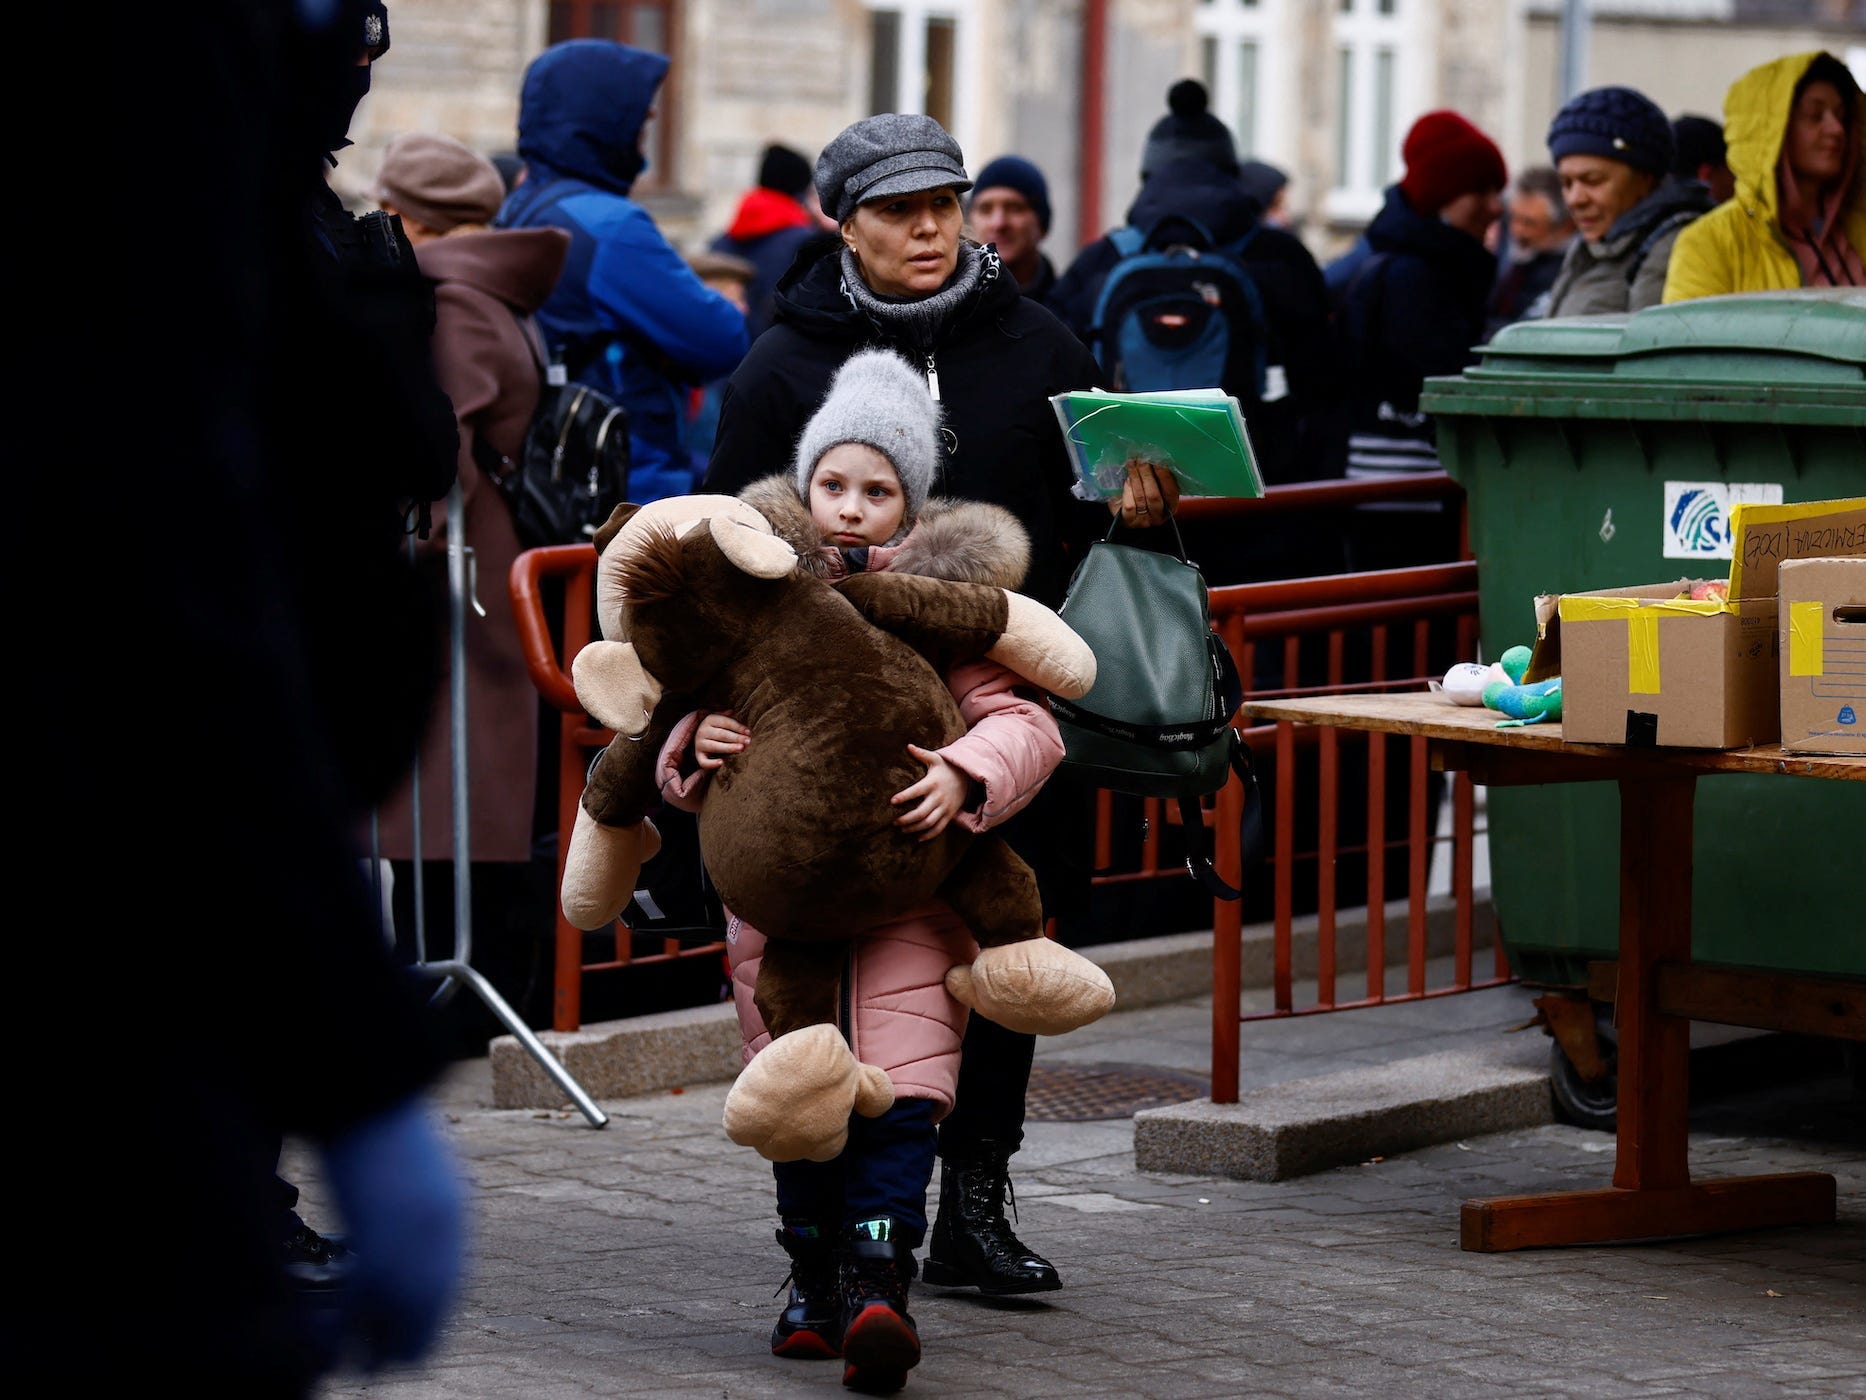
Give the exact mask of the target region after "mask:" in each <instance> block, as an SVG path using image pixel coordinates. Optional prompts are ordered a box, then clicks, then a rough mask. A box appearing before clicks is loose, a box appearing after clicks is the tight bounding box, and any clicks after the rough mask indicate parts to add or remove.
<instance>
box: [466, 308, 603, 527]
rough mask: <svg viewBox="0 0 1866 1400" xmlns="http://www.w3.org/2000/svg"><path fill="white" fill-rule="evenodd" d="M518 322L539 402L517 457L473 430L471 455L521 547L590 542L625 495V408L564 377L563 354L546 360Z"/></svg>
mask: <svg viewBox="0 0 1866 1400" xmlns="http://www.w3.org/2000/svg"><path fill="white" fill-rule="evenodd" d="M520 325H521V327H522V328H523V329H524V332H525V339H526V342H527V343H528V344H530V346H531V352H532V354H533V356H535V357H536V358H537V360H538V372H539V385H538V406H537V408H536V409H535V410H534V411H533V412H532V415H531V422H530V423H529V424H528V425H527V426H526V428H525V437H524V440H523V442H521V443H520V445H519V449H518V456H517V457H516V458H512V457H507V456H504V455H503V454H501V453H500V452H498V451H496V450H495V449H494V448H493V446H492V444H490V443H489V442H487V441H486V439H485V438H484V437H481V436H476V437H475V438H474V439H473V460H474V461H475V462H476V463H477V464H478V466H479V469H480V470H481V471H483V472H485V473H486V475H487V476H489V477H491V478H492V480H493V481H494V482H495V483H496V484H497V485H498V487H499V492H500V494H501V495H503V496H504V497H505V501H506V504H507V505H508V506H509V507H511V511H512V524H513V527H514V528H515V529H516V530H517V532H518V542H519V544H520V545H521V546H522V547H523V548H525V549H536V548H538V547H539V546H541V545H552V544H588V543H590V541H591V540H592V539H593V538H594V537H595V534H596V531H597V529H598V528H599V527H600V526H601V525H602V523H603V522H604V521H605V520H607V519H608V518H609V515H610V512H612V511H613V510H614V509H615V508H616V507H617V506H619V505H621V504H622V502H624V501H626V500H627V499H628V464H629V445H628V412H627V410H625V409H624V408H622V406H621V405H620V404H617V403H616V402H614V401H613V400H612V399H610V397H609V396H608V395H607V394H605V393H603V392H602V391H601V390H599V389H592V388H591V387H590V386H589V385H587V384H572V383H569V382H568V380H569V376H568V374H567V373H566V372H565V369H564V365H563V362H562V360H560V359H556V358H553V359H552V360H551V361H550V362H549V363H548V364H547V363H546V362H545V359H544V356H543V353H542V352H541V351H540V350H539V349H538V344H537V341H536V340H535V339H534V338H533V332H532V328H531V326H530V325H529V324H528V323H527V322H525V321H524V320H523V318H521V319H520Z"/></svg>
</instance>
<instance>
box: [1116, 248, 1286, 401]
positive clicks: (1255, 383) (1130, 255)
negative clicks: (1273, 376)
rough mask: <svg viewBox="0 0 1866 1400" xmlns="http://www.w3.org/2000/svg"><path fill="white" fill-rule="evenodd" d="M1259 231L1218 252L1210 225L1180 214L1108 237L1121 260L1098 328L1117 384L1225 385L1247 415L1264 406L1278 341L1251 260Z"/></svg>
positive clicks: (1137, 389) (1144, 387)
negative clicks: (1247, 254)
mask: <svg viewBox="0 0 1866 1400" xmlns="http://www.w3.org/2000/svg"><path fill="white" fill-rule="evenodd" d="M1256 233H1257V226H1255V225H1253V226H1252V228H1251V230H1250V232H1249V233H1247V234H1245V235H1244V236H1243V237H1242V238H1240V239H1238V240H1236V241H1235V242H1233V243H1228V244H1225V245H1223V246H1215V245H1214V244H1213V241H1212V238H1211V236H1210V235H1209V234H1208V233H1207V232H1206V231H1205V229H1204V227H1203V225H1200V224H1198V223H1196V222H1194V221H1192V220H1190V219H1181V218H1172V219H1164V220H1162V221H1161V222H1160V223H1159V224H1157V225H1155V227H1154V229H1153V230H1152V232H1151V233H1142V232H1141V231H1140V230H1139V229H1137V228H1119V229H1116V230H1115V231H1114V232H1113V233H1111V234H1109V235H1108V241H1109V242H1110V243H1112V244H1113V245H1114V246H1115V249H1116V250H1117V251H1118V252H1119V253H1120V255H1121V260H1120V261H1119V262H1117V263H1116V264H1115V265H1114V267H1113V268H1112V269H1111V270H1110V271H1109V273H1108V277H1107V280H1105V281H1104V282H1103V283H1102V286H1101V292H1100V294H1099V295H1098V296H1097V297H1096V300H1095V314H1094V318H1093V323H1092V325H1091V326H1090V329H1089V340H1090V345H1091V348H1092V349H1093V350H1094V352H1095V357H1096V359H1097V360H1098V361H1100V363H1101V368H1102V373H1103V374H1104V375H1106V376H1107V378H1108V387H1110V388H1112V389H1116V390H1119V391H1121V392H1124V393H1144V392H1147V391H1149V390H1155V389H1223V390H1224V391H1225V392H1226V393H1228V394H1231V395H1232V396H1233V397H1235V398H1236V399H1237V400H1238V402H1239V403H1240V404H1242V405H1243V406H1244V407H1245V409H1246V410H1247V411H1248V410H1249V408H1250V407H1251V406H1253V405H1255V404H1258V403H1261V402H1262V401H1263V395H1264V389H1265V382H1266V377H1267V373H1268V365H1269V346H1270V339H1271V336H1270V330H1269V323H1268V321H1267V320H1266V319H1265V316H1264V309H1263V297H1262V294H1261V293H1260V292H1259V291H1258V290H1257V284H1256V283H1255V282H1254V281H1252V280H1251V276H1250V273H1249V272H1248V271H1246V270H1245V268H1244V265H1243V262H1242V256H1243V252H1244V249H1245V247H1246V246H1247V245H1248V244H1249V243H1250V241H1251V239H1252V238H1253V237H1255V236H1256Z"/></svg>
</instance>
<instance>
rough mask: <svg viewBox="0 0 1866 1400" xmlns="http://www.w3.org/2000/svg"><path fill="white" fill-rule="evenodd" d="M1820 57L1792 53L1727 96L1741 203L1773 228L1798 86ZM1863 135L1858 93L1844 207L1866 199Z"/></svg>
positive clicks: (1731, 157) (1865, 119)
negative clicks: (1778, 171) (1861, 155)
mask: <svg viewBox="0 0 1866 1400" xmlns="http://www.w3.org/2000/svg"><path fill="white" fill-rule="evenodd" d="M1819 57H1820V51H1819V50H1814V51H1812V52H1809V53H1796V54H1789V55H1787V56H1786V57H1784V58H1778V59H1776V60H1775V61H1774V62H1773V63H1765V64H1763V65H1762V66H1761V67H1760V68H1752V69H1750V71H1749V72H1747V73H1745V74H1744V75H1743V76H1742V77H1740V78H1738V79H1737V80H1736V81H1735V82H1734V83H1732V84H1730V91H1729V92H1728V93H1726V94H1725V96H1724V100H1723V139H1724V149H1725V152H1726V154H1725V156H1724V160H1725V161H1726V163H1727V164H1728V165H1729V167H1730V173H1731V174H1732V175H1734V176H1735V177H1736V198H1737V199H1738V201H1740V202H1741V203H1742V205H1743V206H1744V207H1745V208H1746V209H1749V210H1752V211H1753V212H1755V213H1757V214H1760V215H1761V216H1762V217H1764V218H1766V219H1767V220H1768V221H1769V222H1770V223H1771V224H1779V223H1780V221H1781V214H1782V210H1781V191H1780V189H1779V188H1778V186H1777V184H1776V179H1775V172H1776V168H1777V167H1778V166H1779V165H1780V164H1781V160H1782V146H1783V144H1784V142H1785V141H1786V140H1787V137H1788V118H1789V115H1790V112H1791V111H1792V109H1793V106H1794V101H1795V84H1796V83H1798V82H1800V81H1801V78H1802V75H1803V74H1804V73H1806V72H1807V71H1808V68H1809V67H1810V65H1812V64H1813V62H1814V60H1815V59H1817V58H1819ZM1862 130H1866V95H1862V94H1861V93H1859V92H1858V91H1855V92H1854V94H1853V147H1852V150H1851V151H1850V152H1849V153H1848V159H1849V161H1851V163H1852V168H1851V170H1849V171H1848V172H1847V177H1848V179H1849V181H1850V186H1849V188H1850V194H1849V198H1848V199H1847V200H1846V201H1843V203H1853V202H1857V201H1859V200H1861V199H1866V167H1863V166H1862V163H1861V161H1860V158H1859V152H1860V133H1861V131H1862Z"/></svg>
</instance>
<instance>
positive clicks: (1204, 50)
mask: <svg viewBox="0 0 1866 1400" xmlns="http://www.w3.org/2000/svg"><path fill="white" fill-rule="evenodd" d="M1286 3H1287V0H1199V10H1198V14H1197V16H1196V17H1195V18H1194V21H1193V23H1194V27H1195V28H1196V29H1197V31H1198V35H1199V51H1200V60H1201V66H1202V68H1203V74H1202V76H1203V77H1204V79H1205V88H1206V91H1208V92H1209V93H1211V95H1212V115H1213V116H1215V117H1217V118H1218V119H1219V120H1220V121H1222V122H1223V123H1224V124H1225V125H1226V126H1228V127H1230V128H1231V135H1232V136H1233V137H1234V138H1235V139H1236V141H1237V147H1238V158H1239V159H1240V160H1249V159H1250V158H1251V157H1253V156H1255V157H1259V158H1261V159H1264V160H1269V161H1271V162H1272V163H1276V162H1278V161H1279V160H1283V161H1286V160H1287V159H1288V156H1287V154H1286V153H1285V152H1284V151H1283V150H1282V149H1281V141H1282V137H1283V121H1282V117H1283V110H1284V108H1283V102H1282V82H1281V78H1282V76H1283V74H1284V72H1285V71H1286V70H1287V68H1288V64H1287V63H1282V62H1274V61H1272V55H1273V54H1275V53H1277V51H1278V50H1279V47H1280V45H1279V38H1280V36H1279V33H1278V27H1279V25H1280V24H1281V23H1282V20H1283V14H1282V11H1283V9H1284V6H1285V4H1286Z"/></svg>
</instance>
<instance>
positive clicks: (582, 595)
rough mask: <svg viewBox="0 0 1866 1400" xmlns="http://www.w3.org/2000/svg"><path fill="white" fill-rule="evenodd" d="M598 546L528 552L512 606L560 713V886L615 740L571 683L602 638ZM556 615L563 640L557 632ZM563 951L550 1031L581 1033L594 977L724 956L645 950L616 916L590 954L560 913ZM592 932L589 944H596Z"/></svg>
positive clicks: (706, 947)
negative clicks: (553, 591)
mask: <svg viewBox="0 0 1866 1400" xmlns="http://www.w3.org/2000/svg"><path fill="white" fill-rule="evenodd" d="M595 581H596V549H595V546H593V545H587V544H570V545H551V546H548V547H546V548H543V549H528V550H526V551H525V552H524V553H522V554H520V555H519V556H518V558H517V559H516V560H515V561H513V564H512V575H511V593H512V609H513V612H514V614H515V615H516V617H517V619H518V636H519V643H520V645H521V646H522V647H523V648H524V652H525V668H526V670H527V671H528V672H529V673H530V675H531V680H532V683H533V684H534V685H536V686H537V688H538V692H539V694H541V695H543V696H544V698H545V700H546V701H548V702H549V703H550V705H551V707H552V708H553V709H555V710H556V711H557V712H558V743H557V754H558V757H557V831H558V839H557V886H556V887H557V888H559V889H562V888H563V883H564V862H565V860H566V859H567V858H568V857H569V854H570V833H571V830H572V829H573V828H574V827H575V825H576V820H577V803H578V802H579V801H580V800H581V799H582V796H583V779H584V775H585V773H586V772H587V770H588V768H589V763H590V759H591V757H592V756H594V755H595V754H596V753H597V752H598V751H599V750H600V749H602V748H603V747H604V746H605V745H606V744H608V742H609V741H610V740H611V739H612V738H614V737H615V731H613V730H611V729H606V728H604V727H603V726H602V725H600V724H598V723H597V722H596V721H595V720H593V719H591V718H590V716H589V714H588V713H587V712H586V711H585V710H584V708H583V706H582V705H581V704H579V703H578V701H577V691H576V686H575V685H574V684H573V683H572V681H571V678H570V663H571V661H572V660H573V659H574V658H575V657H576V654H577V653H578V652H579V651H581V650H582V649H583V648H584V647H585V646H586V645H588V644H589V642H590V641H591V640H592V639H593V638H594V637H595V632H596V628H595V616H596V610H595V603H594V593H595ZM554 582H561V584H562V587H563V597H562V600H561V606H557V605H554V603H553V601H552V600H550V599H548V598H547V596H546V589H547V584H550V583H554ZM553 614H556V618H555V620H556V623H557V635H555V636H554V635H553V628H552V622H553ZM555 912H556V919H557V924H556V947H555V955H554V957H553V959H552V963H553V971H552V989H551V1029H553V1030H558V1031H574V1030H576V1029H577V1028H578V1027H579V1026H580V1025H581V1024H582V1022H583V979H584V978H585V977H586V976H588V975H589V974H591V973H604V972H620V971H622V970H624V969H627V968H636V967H648V966H655V965H661V964H666V963H671V962H678V961H681V960H684V959H690V958H714V959H717V958H720V957H722V956H723V955H724V953H725V951H726V945H725V944H724V943H723V942H721V941H717V940H714V941H705V942H699V943H687V942H683V941H682V940H681V939H679V938H673V937H667V938H659V939H653V940H652V941H651V944H650V946H653V945H654V944H658V945H659V947H658V950H657V951H651V952H642V951H640V950H639V949H638V948H637V947H636V944H637V942H638V941H639V940H640V939H641V938H642V935H640V934H639V933H638V932H637V931H636V930H634V929H631V928H630V927H629V926H628V924H627V923H626V922H625V921H624V920H622V919H617V920H616V921H615V923H614V924H613V925H612V927H611V928H610V930H609V931H608V933H607V934H605V935H602V936H601V937H602V938H604V939H606V940H607V941H606V943H604V944H602V945H601V952H600V953H598V954H597V955H595V956H591V955H590V954H589V952H588V950H587V948H586V942H585V935H584V933H583V930H581V929H579V928H576V927H574V926H573V925H572V924H571V922H570V920H568V919H566V918H565V917H564V911H563V910H562V909H561V908H559V909H557V910H556V911H555ZM596 938H597V936H595V935H592V936H591V939H590V941H591V942H595V941H596Z"/></svg>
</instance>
